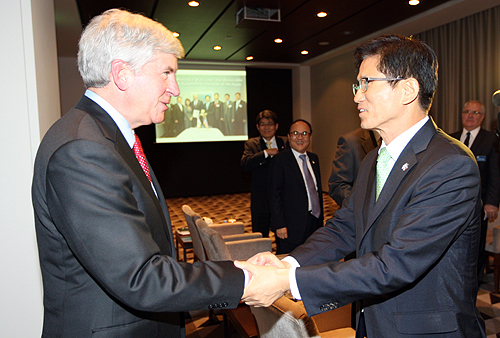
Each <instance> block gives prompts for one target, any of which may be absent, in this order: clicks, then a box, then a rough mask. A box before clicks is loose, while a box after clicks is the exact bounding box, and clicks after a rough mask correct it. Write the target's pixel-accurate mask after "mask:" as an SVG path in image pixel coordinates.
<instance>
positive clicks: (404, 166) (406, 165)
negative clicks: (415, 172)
mask: <svg viewBox="0 0 500 338" xmlns="http://www.w3.org/2000/svg"><path fill="white" fill-rule="evenodd" d="M409 166H410V165H409V164H408V163H405V164H403V166H402V167H401V170H403V171H406V169H408V167H409Z"/></svg>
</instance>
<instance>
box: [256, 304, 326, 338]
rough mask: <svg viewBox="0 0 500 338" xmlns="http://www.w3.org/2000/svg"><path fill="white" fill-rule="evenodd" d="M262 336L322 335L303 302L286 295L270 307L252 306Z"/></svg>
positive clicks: (305, 337)
mask: <svg viewBox="0 0 500 338" xmlns="http://www.w3.org/2000/svg"><path fill="white" fill-rule="evenodd" d="M250 311H251V312H252V313H253V315H254V316H255V321H256V322H257V327H258V328H259V334H260V337H261V338H309V337H320V334H319V332H318V327H317V326H316V324H315V323H314V320H312V319H311V318H309V316H308V315H307V313H306V310H305V308H304V306H303V305H302V302H295V301H293V300H291V299H289V298H287V297H285V296H283V297H281V298H279V299H278V300H276V301H275V302H274V303H273V304H272V305H271V306H270V307H254V306H250Z"/></svg>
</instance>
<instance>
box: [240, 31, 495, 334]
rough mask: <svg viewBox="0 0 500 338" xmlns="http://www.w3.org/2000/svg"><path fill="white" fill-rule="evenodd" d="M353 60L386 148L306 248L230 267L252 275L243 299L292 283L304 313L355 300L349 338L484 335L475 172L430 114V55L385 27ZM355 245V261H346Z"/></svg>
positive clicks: (266, 297)
mask: <svg viewBox="0 0 500 338" xmlns="http://www.w3.org/2000/svg"><path fill="white" fill-rule="evenodd" d="M355 59H356V64H357V70H358V78H357V79H358V83H357V84H355V85H354V94H355V96H354V102H356V104H357V108H358V111H359V117H360V118H361V127H362V128H363V129H374V130H376V131H378V132H379V133H380V136H381V137H382V144H381V146H380V147H378V148H377V149H376V150H374V151H371V152H370V153H369V154H368V155H367V156H366V157H365V158H364V160H363V164H362V165H361V169H360V171H359V173H358V177H357V180H356V183H355V184H354V188H353V191H352V194H351V195H350V196H349V197H348V198H347V199H346V200H345V201H344V206H343V207H342V208H341V209H339V210H338V211H336V212H335V215H334V217H333V218H332V219H331V220H329V221H328V222H327V223H326V225H325V227H323V228H320V229H318V230H317V231H316V232H315V233H314V234H312V235H311V237H309V239H308V240H307V242H306V243H305V244H304V245H301V246H299V247H298V248H296V249H295V250H294V251H292V252H291V253H290V255H289V256H288V257H286V258H284V259H283V261H280V260H278V259H277V258H276V257H275V256H273V255H271V254H270V253H261V254H259V255H257V256H255V257H252V258H251V259H250V260H249V262H236V263H235V264H236V265H237V266H238V267H240V268H243V269H246V270H247V271H249V272H250V274H251V276H252V278H251V280H250V283H249V284H248V285H247V286H246V288H245V292H244V294H243V297H242V299H243V300H244V301H245V302H246V303H247V304H250V305H262V306H268V305H270V304H271V303H272V302H273V301H274V300H275V299H277V298H278V297H280V296H281V295H282V294H283V293H284V292H286V291H288V290H290V291H291V293H292V295H293V296H294V297H295V298H297V299H302V301H303V304H304V306H305V309H306V311H307V314H308V315H309V316H314V315H316V314H319V313H321V312H325V311H329V310H331V309H335V308H338V307H340V306H343V305H346V304H349V303H352V302H354V301H359V302H360V311H359V312H358V316H357V329H356V337H368V338H378V337H390V338H394V337H436V338H437V337H441V338H443V337H447V338H452V337H453V338H459V337H461V338H465V337H467V338H480V337H486V332H485V326H484V321H483V319H482V318H481V317H480V315H479V312H478V310H477V308H476V297H477V290H478V287H477V281H476V266H477V253H478V249H479V234H480V216H481V197H480V176H479V169H478V167H477V164H476V161H475V158H474V155H473V154H472V152H471V151H470V150H469V149H468V148H467V147H465V146H464V144H462V143H461V142H459V141H457V140H456V139H454V138H452V137H450V136H448V135H447V134H446V133H444V132H443V131H442V130H440V129H439V128H438V127H437V126H436V124H435V123H434V122H433V120H432V118H430V117H429V116H428V111H429V108H430V106H431V103H432V99H433V97H434V93H435V91H436V87H437V68H438V62H437V58H436V55H435V53H434V51H432V49H431V48H430V47H429V46H427V45H426V44H424V43H422V42H420V41H418V40H416V39H414V38H411V37H403V36H399V35H385V36H381V37H379V38H376V39H374V40H371V41H368V42H366V43H364V44H362V45H361V46H359V47H358V48H357V49H356V51H355ZM352 251H356V258H355V259H350V260H347V261H341V259H342V258H344V257H345V256H346V255H348V254H349V253H351V252H352ZM252 263H253V264H252ZM254 264H259V265H254ZM270 265H273V266H270Z"/></svg>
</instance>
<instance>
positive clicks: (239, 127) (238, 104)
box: [233, 93, 247, 135]
mask: <svg viewBox="0 0 500 338" xmlns="http://www.w3.org/2000/svg"><path fill="white" fill-rule="evenodd" d="M234 97H235V101H234V122H233V132H234V134H235V135H246V134H247V128H246V127H247V103H246V101H243V100H242V99H241V94H240V93H236V94H234Z"/></svg>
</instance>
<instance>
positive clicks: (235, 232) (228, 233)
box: [182, 204, 262, 261]
mask: <svg viewBox="0 0 500 338" xmlns="http://www.w3.org/2000/svg"><path fill="white" fill-rule="evenodd" d="M182 212H183V213H184V218H185V219H186V223H187V225H188V228H189V232H190V234H191V240H192V241H193V251H194V257H195V258H194V260H195V261H196V260H201V261H206V260H207V256H206V254H205V248H204V247H203V243H202V241H201V239H200V235H199V232H198V228H197V227H196V225H195V222H196V220H198V219H201V216H200V215H199V214H198V213H196V212H194V211H193V209H191V207H190V206H189V205H187V204H184V205H183V206H182ZM209 227H210V228H212V229H214V230H216V231H217V232H218V233H219V234H220V235H221V236H222V238H223V239H224V240H225V241H235V240H241V239H250V238H260V237H262V234H261V233H260V232H257V233H245V225H244V224H243V223H242V222H235V223H217V224H210V225H209Z"/></svg>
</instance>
